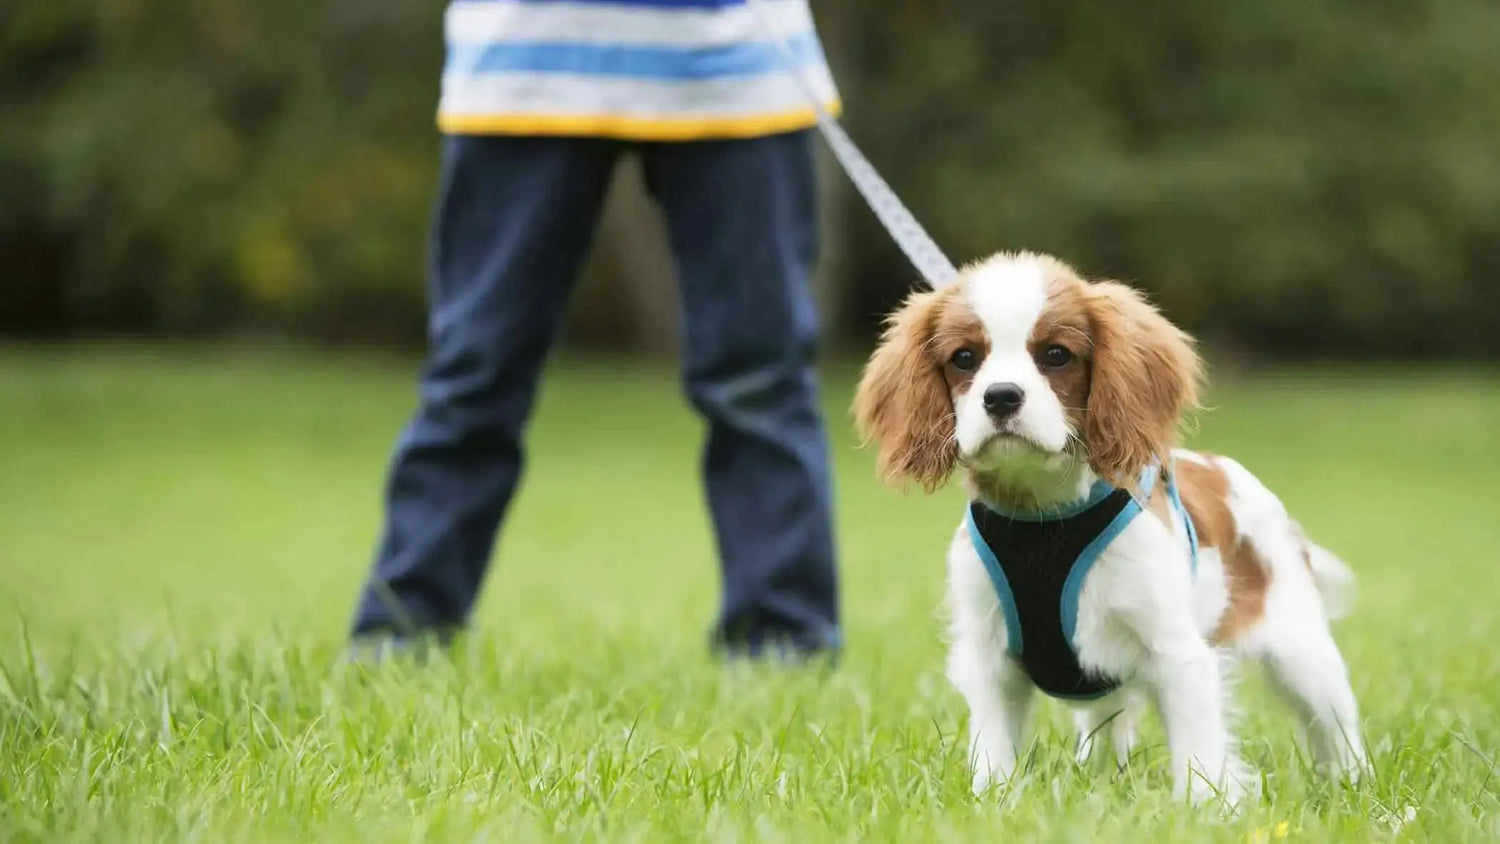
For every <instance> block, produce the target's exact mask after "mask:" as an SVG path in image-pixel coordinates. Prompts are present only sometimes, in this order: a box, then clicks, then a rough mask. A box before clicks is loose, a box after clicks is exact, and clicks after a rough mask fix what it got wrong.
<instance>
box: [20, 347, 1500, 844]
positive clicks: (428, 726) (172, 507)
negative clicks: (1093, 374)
mask: <svg viewBox="0 0 1500 844" xmlns="http://www.w3.org/2000/svg"><path fill="white" fill-rule="evenodd" d="M414 369H415V364H414V362H412V361H410V360H405V359H389V358H375V357H354V358H351V357H337V358H328V357H321V356H312V355H307V354H302V353H275V352H225V351H207V350H203V349H197V348H186V349H159V350H155V351H139V350H136V351H131V350H127V349H122V348H118V347H110V348H98V349H89V350H75V351H57V350H53V351H35V350H16V349H12V350H9V351H0V665H3V669H4V673H3V678H0V839H6V840H57V839H93V840H105V841H122V840H129V839H142V840H152V841H161V840H179V839H197V840H202V841H212V842H218V841H225V840H234V839H251V840H265V839H276V840H282V839H288V840H301V841H313V840H320V841H321V840H342V839H360V840H366V841H369V840H387V839H398V840H462V841H471V840H476V839H479V838H488V839H490V840H525V839H534V838H548V837H553V836H563V837H579V836H582V837H587V838H606V839H610V840H642V841H655V840H660V839H663V838H692V839H699V838H704V837H709V838H714V839H726V840H746V839H779V840H787V841H804V840H809V839H825V838H832V839H842V840H854V839H860V840H863V839H867V838H868V839H886V840H893V839H899V840H905V841H922V840H929V839H932V838H938V837H942V838H949V837H951V838H962V839H973V840H982V841H987V842H994V841H1006V840H1016V839H1018V838H1020V839H1022V840H1026V839H1038V838H1040V839H1047V840H1100V841H1125V840H1129V841H1171V840H1180V841H1194V842H1196V841H1211V840H1222V841H1249V840H1255V839H1257V838H1259V839H1263V840H1275V839H1277V838H1278V836H1283V835H1284V836H1285V837H1286V838H1288V839H1300V840H1306V841H1326V840H1335V839H1338V840H1351V841H1366V840H1372V839H1374V840H1384V839H1390V838H1401V839H1413V840H1433V841H1459V840H1470V841H1478V840H1496V839H1500V815H1497V809H1500V798H1497V793H1500V771H1496V766H1495V761H1496V760H1497V759H1500V719H1497V713H1496V709H1497V705H1500V648H1497V643H1500V621H1497V615H1496V612H1495V607H1496V601H1497V594H1500V560H1497V559H1496V556H1495V550H1496V547H1497V545H1500V524H1497V522H1500V520H1497V515H1500V514H1497V508H1496V497H1495V492H1494V490H1495V489H1496V477H1495V474H1496V470H1497V469H1500V433H1497V430H1500V376H1497V375H1496V374H1495V373H1493V372H1491V373H1489V374H1467V375H1466V374H1463V373H1461V372H1458V371H1455V370H1449V371H1446V372H1444V373H1437V372H1428V371H1419V370H1410V371H1391V370H1384V371H1379V372H1361V371H1357V370H1344V371H1341V372H1329V371H1324V372H1320V373H1316V374H1308V373H1298V372H1281V373H1276V374H1270V375H1261V376H1257V377H1254V378H1249V379H1243V380H1239V381H1237V382H1235V383H1233V384H1221V385H1219V386H1218V387H1217V388H1216V389H1215V390H1214V391H1213V392H1212V394H1211V400H1212V403H1213V405H1214V409H1213V410H1212V412H1210V413H1208V414H1206V415H1204V417H1203V418H1202V420H1201V423H1200V425H1199V426H1198V430H1197V432H1196V433H1195V434H1194V435H1193V438H1192V439H1193V442H1194V443H1195V444H1197V445H1201V446H1204V447H1208V448H1212V449H1215V450H1221V451H1225V452H1228V453H1231V454H1234V455H1235V456H1237V457H1239V458H1241V459H1242V460H1243V462H1244V463H1246V464H1247V465H1248V466H1250V467H1251V468H1252V469H1253V470H1255V471H1256V472H1258V473H1259V474H1260V476H1261V477H1262V478H1263V479H1265V480H1266V481H1267V482H1268V483H1269V484H1270V485H1271V487H1272V488H1274V489H1276V490H1278V491H1279V492H1280V493H1281V494H1282V496H1283V498H1284V499H1285V500H1286V501H1287V503H1288V505H1289V506H1290V507H1291V508H1292V509H1293V511H1294V512H1295V513H1296V514H1297V515H1298V516H1299V517H1300V519H1301V520H1302V522H1303V523H1304V524H1305V525H1306V526H1307V528H1308V529H1309V530H1310V531H1311V532H1312V533H1313V534H1314V535H1315V536H1316V537H1317V538H1318V539H1319V540H1321V541H1322V542H1323V543H1324V544H1326V545H1328V546H1330V547H1332V548H1334V549H1336V550H1338V551H1339V552H1340V553H1341V554H1342V555H1343V556H1344V557H1345V558H1346V559H1348V560H1349V561H1350V562H1351V564H1352V565H1353V566H1354V568H1355V569H1356V570H1357V572H1358V573H1359V574H1360V577H1361V595H1360V603H1359V605H1358V606H1357V608H1356V611H1355V613H1354V615H1353V616H1352V617H1351V618H1349V619H1348V620H1346V621H1345V622H1343V623H1342V624H1341V626H1340V628H1339V631H1338V633H1339V640H1340V642H1341V643H1342V645H1343V648H1344V653H1345V655H1346V656H1347V658H1348V660H1349V662H1350V664H1351V668H1352V671H1353V679H1354V686H1355V690H1356V692H1357V693H1358V694H1359V696H1360V700H1361V703H1362V705H1363V710H1364V715H1365V730H1366V732H1367V735H1368V742H1369V745H1370V748H1371V751H1372V753H1373V755H1374V761H1375V764H1376V768H1377V769H1376V772H1375V774H1374V776H1373V777H1371V778H1369V779H1368V780H1367V781H1366V782H1365V783H1363V784H1361V785H1360V786H1358V787H1357V788H1346V787H1340V786H1336V785H1329V784H1326V783H1324V782H1322V781H1319V780H1318V779H1317V778H1316V777H1315V776H1313V775H1312V774H1311V772H1310V771H1309V770H1308V767H1307V763H1306V760H1305V758H1304V756H1303V755H1301V754H1300V752H1299V751H1298V749H1297V745H1296V742H1295V741H1294V738H1293V732H1292V730H1291V727H1290V722H1289V720H1288V718H1287V717H1286V715H1285V713H1284V712H1283V711H1282V710H1281V709H1280V708H1279V707H1278V706H1276V705H1274V704H1273V702H1272V701H1270V699H1269V696H1268V694H1267V693H1266V690H1265V688H1264V685H1263V683H1262V681H1261V679H1260V678H1259V676H1257V675H1256V674H1255V672H1250V673H1249V675H1248V676H1247V677H1246V678H1245V681H1244V683H1243V688H1242V689H1241V690H1240V697H1241V699H1242V700H1243V701H1244V703H1245V706H1244V709H1245V712H1244V716H1243V719H1242V724H1241V727H1240V731H1241V733H1242V735H1243V738H1244V740H1245V743H1246V754H1247V755H1248V756H1249V758H1250V759H1251V760H1253V761H1254V762H1255V763H1256V764H1257V765H1258V766H1259V768H1260V769H1261V770H1262V771H1263V772H1264V775H1265V797H1264V799H1263V801H1262V802H1261V803H1259V804H1255V805H1251V806H1248V807H1246V808H1245V810H1244V811H1243V812H1242V813H1241V814H1240V815H1238V816H1236V817H1232V818H1224V817H1220V816H1219V815H1218V814H1217V813H1216V812H1214V811H1211V810H1193V809H1190V808H1187V807H1185V806H1180V805H1177V804H1174V803H1173V802H1172V800H1171V799H1170V794H1169V791H1170V787H1169V784H1168V783H1167V781H1166V774H1165V770H1164V767H1165V753H1164V750H1163V748H1162V747H1161V737H1160V731H1159V729H1157V728H1155V727H1154V726H1153V728H1152V729H1151V731H1150V732H1148V735H1147V745H1148V746H1147V748H1146V749H1145V751H1144V752H1143V753H1142V754H1141V755H1140V756H1139V757H1138V761H1137V764H1135V765H1133V766H1132V767H1131V769H1129V770H1128V771H1127V772H1126V773H1123V774H1118V775H1117V774H1115V773H1113V772H1112V771H1103V770H1100V771H1079V770H1076V769H1075V768H1074V767H1073V765H1072V763H1071V758H1070V754H1069V752H1068V749H1069V748H1068V743H1069V739H1068V736H1067V733H1066V732H1065V730H1064V729H1063V724H1064V719H1063V718H1062V717H1061V716H1060V712H1059V710H1058V708H1057V707H1056V706H1055V705H1050V704H1049V705H1047V706H1044V707H1042V708H1041V715H1042V717H1041V721H1040V724H1039V725H1038V730H1037V738H1036V740H1035V743H1034V746H1033V751H1032V754H1031V756H1030V758H1029V761H1028V763H1027V767H1026V773H1025V775H1024V777H1023V781H1022V784H1021V786H1020V788H1019V789H1015V790H1012V791H1011V792H1009V793H1005V794H998V795H995V796H994V797H993V798H990V799H983V800H975V799H974V798H972V797H971V796H970V795H969V793H968V775H967V773H966V770H965V766H966V760H965V752H964V748H963V744H962V741H961V736H962V730H963V723H964V717H965V715H964V710H963V706H962V702H961V701H960V700H959V698H958V697H957V695H956V694H955V693H954V692H953V691H952V690H951V689H950V688H949V687H948V685H947V682H946V681H945V680H944V679H943V677H942V675H941V668H942V656H943V646H942V643H941V639H940V635H941V627H940V621H939V619H940V616H939V603H940V601H939V596H940V594H941V588H942V578H943V568H942V552H943V548H944V544H945V541H946V539H947V537H948V535H949V532H950V531H951V529H952V528H953V526H954V524H955V523H956V519H957V518H958V516H959V513H960V510H959V507H960V504H961V499H960V496H959V494H958V493H957V492H955V491H953V490H948V491H946V492H944V493H943V494H941V495H938V496H934V497H930V498H928V497H922V496H919V495H917V494H915V493H913V494H911V495H907V496H903V495H901V494H900V493H897V492H893V491H889V490H885V489H882V488H879V487H878V486H877V485H876V482H875V480H874V477H873V472H872V470H871V461H870V458H869V455H867V454H865V453H862V452H859V451H856V450H855V449H854V447H853V445H852V443H851V439H850V435H849V431H848V424H847V420H846V414H845V413H844V410H843V408H844V407H846V406H847V402H848V391H849V381H850V374H851V372H852V369H850V368H848V367H844V368H839V369H837V370H836V371H835V372H833V373H831V374H830V376H829V380H830V382H831V383H830V389H829V394H828V397H827V398H828V406H829V409H830V419H831V425H832V429H833V431H834V435H835V443H834V449H835V452H836V454H837V461H838V470H839V471H838V487H839V497H838V502H839V512H838V518H839V523H840V533H841V546H842V547H841V550H842V553H843V568H842V577H843V583H844V587H845V590H844V608H845V615H846V626H847V634H848V652H847V655H846V658H845V660H844V661H843V663H842V664H841V666H840V667H839V668H838V669H837V670H836V671H834V672H833V673H831V674H827V675H825V674H822V673H819V672H818V671H814V670H786V671H775V670H766V669H756V668H749V667H744V666H739V667H731V668H726V667H723V666H718V665H715V664H713V663H712V662H711V661H710V660H709V659H708V658H707V655H706V650H705V632H706V629H707V626H708V624H709V622H710V620H711V618H712V615H713V611H714V608H715V605H716V600H717V590H718V584H717V569H716V566H715V563H714V557H713V554H712V550H711V544H710V538H709V532H708V528H707V525H706V521H705V516H704V507H703V505H702V502H701V501H700V498H699V484H698V481H697V477H696V452H697V447H698V441H699V431H700V429H699V426H698V423H697V422H696V420H695V419H694V418H693V416H692V415H691V414H690V413H689V412H688V411H687V410H686V409H685V405H684V404H683V403H682V402H681V400H680V399H679V398H678V396H677V393H676V386H675V382H674V379H673V377H672V375H671V372H670V370H669V369H668V368H664V367H660V366H641V365H630V364H624V363H614V362H599V361H587V360H572V361H568V362H566V363H564V364H560V365H559V366H558V367H556V368H555V370H554V372H553V373H552V378H551V379H550V380H549V382H548V384H547V390H546V392H545V395H544V398H543V402H542V406H541V408H540V410H539V414H538V419H537V422H536V425H535V427H534V432H533V435H532V437H531V446H532V448H531V461H530V470H531V471H530V475H529V476H528V480H527V483H526V485H525V487H524V491H523V493H522V495H521V498H520V499H519V501H518V504H517V506H516V507H515V508H514V510H513V519H512V521H511V525H512V526H511V528H510V529H509V530H508V531H507V532H506V534H505V535H504V537H503V540H502V543H501V547H500V550H499V564H498V565H497V567H496V569H495V571H494V574H493V577H492V578H491V579H490V583H489V588H488V590H487V592H486V594H485V597H484V601H483V605H482V606H481V608H480V610H479V613H478V618H477V629H476V631H475V633H474V635H473V636H472V637H471V638H470V639H469V640H468V642H467V643H466V646H465V647H464V648H463V649H462V650H461V651H460V652H459V653H458V654H456V656H455V657H454V659H453V660H452V661H451V662H439V663H437V664H432V665H428V666H425V667H419V668H413V667H407V666H392V667H391V668H390V669H389V670H384V671H380V672H378V673H375V674H373V675H367V674H363V673H361V672H358V671H344V670H340V669H338V668H337V667H336V665H337V658H338V654H339V649H340V645H341V634H342V631H343V628H344V625H345V623H346V622H347V620H348V616H349V613H350V610H351V604H352V601H353V598H354V594H355V589H356V587H357V586H358V584H359V582H360V580H361V578H362V576H363V574H364V571H365V566H366V563H367V560H368V554H369V551H370V548H371V545H372V542H373V536H374V533H375V531H376V527H377V518H378V488H379V484H380V481H381V475H382V473H383V470H384V463H385V459H386V452H387V449H388V447H389V444H390V441H391V439H392V437H393V436H394V434H395V432H396V430H397V428H398V427H399V425H400V423H401V422H402V420H403V418H404V417H405V415H406V413H407V412H408V410H409V409H410V406H411V402H412V400H413V396H414V392H413V389H412V386H411V385H412V374H413V372H414ZM601 503H606V504H607V505H608V506H604V507H601V506H599V505H600V504H601Z"/></svg>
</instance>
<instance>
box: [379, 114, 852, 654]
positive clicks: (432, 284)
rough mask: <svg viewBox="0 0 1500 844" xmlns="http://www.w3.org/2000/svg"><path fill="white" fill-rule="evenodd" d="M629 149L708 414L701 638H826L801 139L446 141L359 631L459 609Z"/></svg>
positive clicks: (819, 644) (823, 476)
mask: <svg viewBox="0 0 1500 844" xmlns="http://www.w3.org/2000/svg"><path fill="white" fill-rule="evenodd" d="M626 153H637V154H639V155H640V156H641V157H642V162H643V165H644V170H645V174H646V183H647V186H648V188H649V189H650V192H651V194H652V196H653V197H654V199H655V201H656V202H657V203H658V205H659V206H660V207H661V209H662V211H663V212H664V214H665V217H666V221H667V229H668V234H669V237H670V242H671V249H672V254H673V258H674V265H675V268H676V272H677V277H678V282H679V289H680V296H681V305H682V316H683V344H682V345H683V358H684V360H683V382H684V386H685V389H686V391H687V394H688V396H689V398H690V399H691V401H692V403H693V406H694V407H695V408H696V409H697V411H698V412H699V413H701V414H702V415H703V417H704V418H705V419H706V420H707V422H708V438H707V442H706V443H705V446H704V449H703V463H702V469H703V474H704V478H705V481H706V488H707V492H708V498H709V505H710V509H711V511H712V514H713V520H714V528H715V536H716V540H717V546H718V553H719V560H720V564H721V566H722V573H723V583H724V590H723V601H722V605H721V607H720V610H719V616H718V621H717V624H716V625H715V628H714V631H713V639H714V641H715V643H716V645H717V646H718V647H720V648H723V649H727V650H730V651H734V652H747V653H750V654H752V655H753V654H759V653H760V652H762V650H763V649H766V648H770V647H774V648H777V649H782V648H788V647H789V648H791V649H793V650H796V651H821V650H825V649H835V648H837V646H838V644H839V638H840V633H839V622H838V601H837V581H836V577H835V571H834V545H833V536H832V527H831V514H830V478H829V469H828V456H827V446H826V442H825V433H824V427H823V420H822V417H821V414H820V412H819V409H818V406H817V401H816V400H817V384H816V381H815V376H814V372H813V368H812V358H813V353H814V345H815V340H816V335H817V314H816V311H815V308H814V304H813V301H812V298H811V294H810V291H809V288H808V275H809V271H810V269H811V266H812V264H813V261H814V258H815V255H816V253H817V246H818V244H817V240H818V232H817V220H816V197H815V193H814V163H813V158H812V149H811V138H810V135H809V133H807V132H797V133H791V134H784V135H775V136H770V137H762V138H752V139H744V140H722V141H717V140H716V141H695V142H683V143H629V142H623V141H614V140H607V139H599V138H537V137H474V136H447V137H446V138H445V140H444V150H443V168H442V178H441V186H440V192H439V196H438V199H437V207H436V210H435V214H434V218H435V219H434V224H433V232H432V246H431V270H430V277H429V298H430V314H429V341H430V350H429V354H428V359H427V361H426V364H425V366H424V369H423V374H422V377H421V403H420V407H419V408H418V409H417V411H416V414H415V416H414V418H413V419H412V420H411V422H410V424H409V425H408V426H407V428H406V429H405V431H404V432H403V433H402V435H401V437H400V440H399V442H398V443H397V445H396V449H395V454H394V457H393V460H392V464H391V468H390V473H389V481H388V485H387V489H386V500H385V505H386V507H385V527H384V532H383V536H382V538H381V540H380V543H379V548H378V551H377V554H376V558H375V563H374V570H373V572H372V573H371V575H370V579H369V581H368V583H367V584H366V588H365V590H364V594H363V596H362V598H361V600H360V603H359V608H358V611H357V614H356V617H355V621H354V633H355V634H356V635H357V636H361V635H365V634H372V633H378V634H386V633H390V634H397V635H410V634H416V633H428V632H437V633H439V634H442V633H443V632H445V631H452V630H455V629H457V628H460V627H462V626H463V625H464V624H465V622H466V621H467V619H468V615H469V612H470V610H471V609H472V607H473V605H474V601H475V597H476V596H477V594H478V591H479V588H480V586H481V583H482V581H483V579H484V573H485V570H486V568H487V567H488V564H489V559H490V554H491V550H492V548H493V546H494V541H495V535H496V532H497V530H498V529H499V526H500V524H501V522H502V520H503V518H504V516H505V512H506V508H507V506H508V505H509V503H510V501H511V498H512V496H513V495H514V493H515V490H516V486H517V483H518V482H519V480H520V477H521V469H522V456H523V455H522V446H521V438H522V433H523V430H524V428H525V426H526V423H527V420H528V417H529V416H530V413H531V409H532V405H533V399H534V396H535V393H536V386H537V379H538V374H539V372H540V369H541V366H542V363H543V360H544V358H545V357H546V355H547V352H548V349H549V348H550V347H551V345H552V343H553V340H554V338H555V337H556V336H557V333H558V330H559V327H560V325H561V322H562V319H563V315H564V311H565V307H566V304H567V300H568V296H569V293H570V291H571V289H572V286H573V283H574V281H575V279H576V277H577V275H578V271H579V268H580V265H581V263H582V261H583V258H584V256H585V253H586V250H587V249H588V246H589V240H590V237H591V235H592V233H593V230H594V227H595V223H596V221H597V218H598V216H599V212H600V208H601V204H602V201H603V198H604V194H605V190H606V188H607V186H608V183H609V180H610V175H611V171H612V170H613V168H614V166H615V163H616V162H617V160H618V159H619V158H620V157H621V156H622V155H624V154H626Z"/></svg>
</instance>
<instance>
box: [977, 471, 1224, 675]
mask: <svg viewBox="0 0 1500 844" xmlns="http://www.w3.org/2000/svg"><path fill="white" fill-rule="evenodd" d="M1175 466H1176V463H1175V461H1174V462H1173V464H1172V469H1175ZM1163 474H1164V473H1163V472H1162V471H1161V467H1160V466H1157V465H1152V466H1148V467H1146V470H1145V471H1144V472H1142V473H1141V482H1140V496H1139V497H1136V496H1131V499H1130V500H1129V501H1127V502H1126V503H1125V506H1124V508H1123V509H1121V510H1120V512H1119V513H1118V514H1116V515H1115V517H1114V518H1113V519H1112V520H1110V522H1109V524H1108V525H1106V526H1105V528H1104V530H1102V531H1100V533H1099V535H1098V536H1096V537H1094V539H1093V540H1092V541H1090V542H1089V544H1088V545H1087V546H1085V547H1084V549H1083V552H1082V553H1081V554H1079V555H1078V558H1077V559H1076V560H1074V561H1073V564H1072V566H1071V568H1070V569H1069V570H1068V577H1067V579H1066V580H1065V581H1064V582H1063V588H1062V599H1061V602H1060V606H1059V607H1058V609H1059V611H1060V612H1061V613H1062V627H1063V636H1064V638H1065V639H1066V640H1067V641H1068V643H1069V644H1072V642H1073V636H1074V634H1075V633H1076V632H1077V628H1078V601H1079V596H1080V594H1081V593H1082V592H1083V582H1084V580H1086V579H1087V578H1088V573H1089V571H1090V570H1091V569H1093V567H1094V563H1096V562H1098V561H1099V557H1100V555H1101V554H1103V553H1104V549H1105V548H1108V547H1109V544H1110V543H1111V542H1113V541H1114V540H1115V539H1116V537H1118V536H1119V535H1120V534H1121V533H1122V532H1124V530H1125V528H1127V527H1129V526H1130V523H1131V522H1132V521H1134V520H1135V517H1136V516H1139V515H1140V514H1141V513H1142V512H1143V510H1142V506H1141V502H1142V501H1146V500H1149V499H1150V497H1151V492H1152V490H1154V489H1155V488H1156V482H1157V481H1158V480H1160V479H1161V477H1162V475H1163ZM1165 474H1166V484H1167V486H1166V489H1167V501H1168V505H1169V507H1170V509H1171V510H1172V512H1173V514H1174V515H1175V516H1176V517H1177V518H1178V519H1180V520H1181V521H1182V524H1183V526H1184V528H1185V529H1186V531H1187V538H1188V551H1189V564H1190V566H1191V572H1192V574H1193V576H1194V577H1196V576H1197V574H1198V532H1197V529H1196V528H1194V526H1193V520H1192V518H1190V517H1189V516H1188V512H1187V508H1186V507H1184V506H1183V504H1182V496H1181V495H1180V494H1179V492H1178V490H1177V479H1176V472H1175V471H1169V472H1167V473H1165ZM1102 483H1103V482H1102V481H1101V482H1100V484H1102ZM1097 486H1098V485H1096V487H1097ZM1112 489H1113V488H1112V487H1110V490H1112ZM1100 492H1101V490H1100V489H1097V488H1096V489H1095V490H1093V491H1092V492H1091V494H1090V496H1089V500H1088V502H1086V503H1085V504H1084V505H1083V506H1081V507H1080V508H1078V509H1077V510H1073V511H1070V512H1067V513H1063V514H1061V515H1073V514H1076V513H1077V512H1079V511H1081V510H1083V509H1087V508H1088V507H1090V506H1093V505H1094V504H1097V503H1099V501H1101V500H1102V498H1103V496H1102V495H1100V494H1099V493H1100ZM1106 494H1107V493H1106ZM1005 515H1007V516H1010V517H1012V518H1023V519H1025V518H1027V517H1026V516H1025V515H1023V514H1019V513H1016V514H1011V513H1007V514H1005ZM1058 515H1059V514H1057V513H1054V514H1050V517H1051V518H1057V517H1058ZM1045 517H1046V516H1041V515H1032V516H1031V517H1030V518H1031V519H1036V518H1045ZM964 524H965V527H966V528H967V530H968V534H969V542H970V544H971V545H973V547H974V551H975V552H976V553H977V554H978V555H979V559H980V561H981V562H982V563H983V564H984V570H985V574H987V575H989V579H990V585H992V586H993V587H994V589H995V594H996V596H998V598H999V600H1000V608H1001V615H1002V616H1004V619H1005V632H1006V644H1005V650H1006V652H1007V653H1009V654H1010V655H1011V656H1012V657H1013V658H1016V659H1020V657H1021V648H1022V644H1023V643H1022V641H1021V621H1020V616H1019V615H1018V614H1017V612H1016V599H1015V593H1014V592H1013V591H1012V589H1011V586H1010V581H1009V580H1007V579H1006V577H1005V569H1004V568H1003V567H1002V566H1001V565H1000V561H999V560H998V559H997V558H996V557H995V552H994V550H992V549H991V548H990V546H989V543H988V542H986V541H985V539H984V535H983V533H982V532H981V531H980V528H979V524H978V523H977V522H975V521H974V511H973V509H972V508H968V509H965V511H964Z"/></svg>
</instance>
